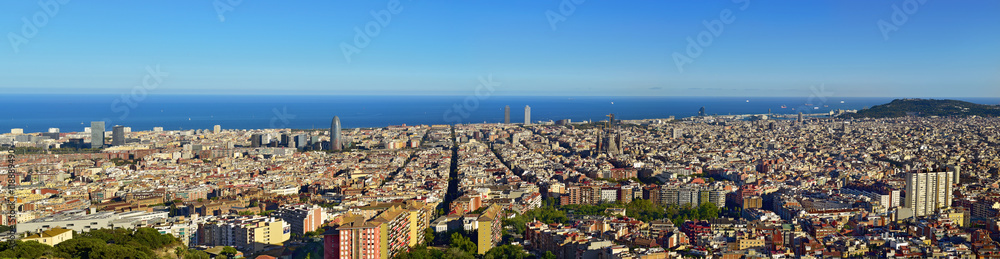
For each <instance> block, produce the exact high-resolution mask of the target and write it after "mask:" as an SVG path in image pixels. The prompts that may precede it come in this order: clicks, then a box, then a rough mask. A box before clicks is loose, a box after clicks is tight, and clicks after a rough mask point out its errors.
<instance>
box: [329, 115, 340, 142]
mask: <svg viewBox="0 0 1000 259" xmlns="http://www.w3.org/2000/svg"><path fill="white" fill-rule="evenodd" d="M342 147H343V139H342V137H341V136H340V117H337V116H333V121H332V122H330V150H340V149H341V148H342Z"/></svg>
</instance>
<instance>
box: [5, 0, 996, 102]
mask: <svg viewBox="0 0 1000 259" xmlns="http://www.w3.org/2000/svg"><path fill="white" fill-rule="evenodd" d="M42 1H43V2H44V1H49V0H42ZM51 1H53V3H60V4H59V5H58V10H55V9H54V8H55V7H54V6H49V7H44V8H43V7H42V6H40V5H39V4H38V3H37V2H36V1H4V2H3V3H2V4H0V5H2V7H0V33H2V34H0V35H3V36H4V40H2V41H0V92H5V93H110V94H120V93H127V92H129V91H132V90H135V87H136V86H137V85H140V84H141V82H142V80H143V78H144V77H145V76H146V75H147V74H148V72H147V67H151V68H155V67H156V66H159V68H160V70H161V72H162V73H167V74H168V76H167V77H165V78H164V80H163V81H162V83H161V84H159V85H154V86H155V87H151V88H150V89H149V92H150V93H153V94H156V93H162V94H178V93H194V94H393V95H400V94H403V95H407V94H416V95H441V94H445V95H468V94H472V93H473V92H474V91H475V89H476V86H477V84H479V78H480V77H485V76H489V75H492V76H493V78H494V79H493V80H494V81H496V82H499V83H500V84H501V85H500V86H497V87H496V88H495V89H496V91H495V92H494V93H493V94H496V95H564V96H567V95H573V96H578V95H639V96H644V95H661V96H807V95H810V94H813V93H814V92H815V91H816V89H817V86H822V88H821V91H825V92H828V93H832V94H835V95H837V96H858V97H866V96H878V97H972V96H974V97H985V96H993V97H996V96H1000V15H998V13H1000V1H994V0H980V1H968V0H947V1H941V0H910V1H909V3H908V1H864V0H828V1H822V0H820V1H802V0H767V1H764V0H751V1H749V3H747V2H741V1H742V0H737V1H728V0H727V1H707V0H698V1H639V0H634V1H611V0H586V1H581V0H575V1H581V2H582V3H579V4H572V6H571V5H569V4H571V3H575V1H574V0H566V1H556V0H507V1H425V0H401V1H400V2H398V6H396V8H395V9H394V10H395V11H398V12H396V13H392V12H388V11H387V13H390V14H391V17H389V20H388V22H387V23H386V24H385V25H381V24H379V25H378V26H373V27H372V29H378V34H377V35H375V36H374V37H370V42H369V43H368V44H367V46H363V47H361V48H358V50H359V52H357V53H354V54H351V55H350V61H348V59H347V58H345V54H344V51H343V48H342V46H343V45H344V44H350V45H354V46H355V47H357V45H356V44H355V38H356V35H357V34H356V31H355V28H360V29H361V30H362V31H364V30H365V26H366V24H368V23H372V25H375V24H377V23H378V22H379V19H378V18H375V17H373V16H372V14H371V12H373V11H374V12H380V11H382V10H386V9H393V8H388V5H390V4H392V2H393V1H386V0H365V1H355V0H342V1H340V0H336V1H259V0H242V1H228V0H219V1H215V3H213V1H211V0H206V1H177V0H157V1H115V0H109V1H79V0H73V1H68V2H66V3H61V2H59V1H60V0H51ZM63 1H65V0H63ZM920 1H924V2H922V3H921V2H920ZM230 2H232V4H233V5H230V4H229V3H230ZM219 4H221V5H219ZM560 5H564V6H562V7H563V10H562V11H560ZM894 6H896V7H898V8H899V10H900V11H894V10H895V9H894ZM570 7H572V8H570ZM744 7H745V9H744ZM46 10H48V12H46ZM220 10H221V16H220ZM550 11H551V13H549V14H548V15H547V13H548V12H550ZM894 13H895V14H894ZM725 14H728V15H725ZM720 15H722V16H723V18H720ZM894 15H895V17H894ZM383 17H384V16H383ZM893 18H896V19H895V20H893ZM904 18H905V19H904ZM25 19H26V20H28V21H29V23H31V25H29V26H26V25H25V22H24V21H25ZM550 19H554V20H555V21H556V23H555V24H554V25H555V26H553V23H552V22H550ZM716 19H724V20H727V21H729V23H722V24H723V25H724V26H723V27H722V28H721V30H718V29H716V30H714V31H715V32H718V35H714V34H712V32H713V30H711V29H708V28H706V26H705V25H704V23H705V22H708V23H712V22H713V21H714V20H716ZM32 20H34V21H32ZM383 20H384V19H383ZM880 20H882V21H884V23H883V26H882V27H883V29H880V25H879V21H880ZM26 27H35V28H37V32H34V31H32V30H30V29H31V28H27V29H26ZM890 27H891V28H890ZM716 28H718V27H716ZM892 29H895V30H892ZM883 31H887V33H883ZM699 34H705V35H706V36H707V35H709V34H711V35H712V37H711V41H710V42H708V43H709V44H706V45H704V46H700V47H701V52H700V53H695V54H697V55H695V56H692V55H688V53H687V52H688V50H687V48H689V41H688V38H689V37H690V38H692V39H694V40H695V41H697V38H698V35H699ZM703 42H707V38H705V41H703ZM696 44H697V43H696ZM675 53H676V54H675ZM678 55H680V56H683V57H687V58H690V60H689V61H690V62H688V63H684V64H683V65H681V66H678V63H677V62H676V61H675V60H677V57H678ZM692 57H693V58H692Z"/></svg>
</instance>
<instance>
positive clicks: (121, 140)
mask: <svg viewBox="0 0 1000 259" xmlns="http://www.w3.org/2000/svg"><path fill="white" fill-rule="evenodd" d="M111 145H112V146H121V145H125V126H121V125H115V127H114V128H112V129H111Z"/></svg>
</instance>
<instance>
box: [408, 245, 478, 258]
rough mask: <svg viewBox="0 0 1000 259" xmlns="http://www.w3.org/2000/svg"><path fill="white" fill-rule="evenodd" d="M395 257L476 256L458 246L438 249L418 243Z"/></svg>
mask: <svg viewBox="0 0 1000 259" xmlns="http://www.w3.org/2000/svg"><path fill="white" fill-rule="evenodd" d="M395 258H396V259H431V258H462V259H474V258H476V257H475V256H474V255H473V254H470V253H467V252H465V251H462V250H461V249H458V248H449V249H448V250H439V249H427V246H424V245H418V246H415V247H413V248H411V249H410V251H408V252H403V253H400V254H399V255H396V257H395Z"/></svg>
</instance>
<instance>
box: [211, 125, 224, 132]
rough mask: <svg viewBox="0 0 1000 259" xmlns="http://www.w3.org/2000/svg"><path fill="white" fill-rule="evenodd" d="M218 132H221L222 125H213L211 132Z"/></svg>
mask: <svg viewBox="0 0 1000 259" xmlns="http://www.w3.org/2000/svg"><path fill="white" fill-rule="evenodd" d="M219 132H222V125H215V127H214V128H212V133H219Z"/></svg>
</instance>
